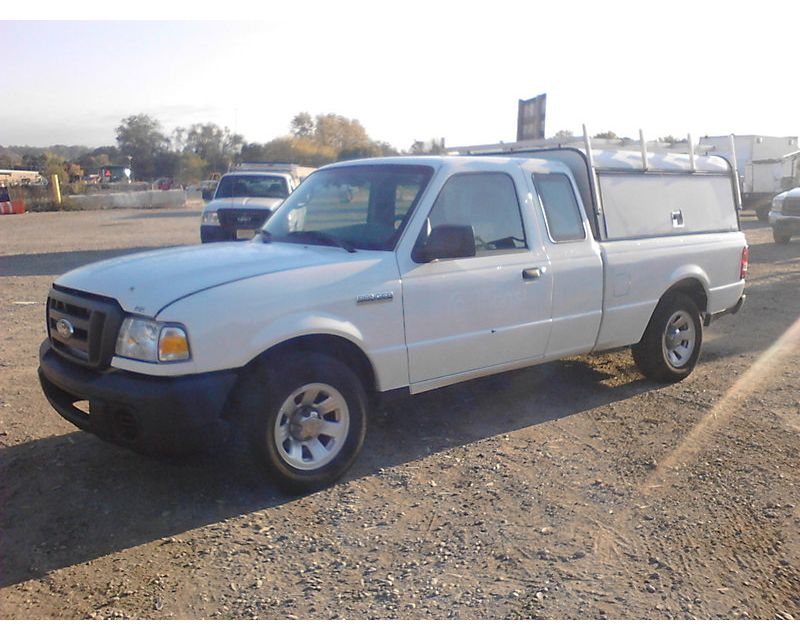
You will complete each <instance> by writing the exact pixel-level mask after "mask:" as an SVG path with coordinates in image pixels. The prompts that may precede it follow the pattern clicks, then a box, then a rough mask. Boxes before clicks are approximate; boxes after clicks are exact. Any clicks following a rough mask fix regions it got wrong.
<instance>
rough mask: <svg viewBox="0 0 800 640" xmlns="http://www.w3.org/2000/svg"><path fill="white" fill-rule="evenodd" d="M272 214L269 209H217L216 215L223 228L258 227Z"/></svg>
mask: <svg viewBox="0 0 800 640" xmlns="http://www.w3.org/2000/svg"><path fill="white" fill-rule="evenodd" d="M271 215H272V211H270V210H269V209H219V210H218V211H217V216H218V218H219V224H220V226H221V227H222V228H223V229H228V230H232V229H260V228H261V227H262V226H263V224H264V223H265V222H266V221H267V218H269V217H270V216H271Z"/></svg>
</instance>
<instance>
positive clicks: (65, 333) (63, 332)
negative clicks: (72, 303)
mask: <svg viewBox="0 0 800 640" xmlns="http://www.w3.org/2000/svg"><path fill="white" fill-rule="evenodd" d="M56 331H57V332H58V335H59V336H61V337H62V338H63V339H64V340H69V339H70V338H71V337H72V335H73V334H74V333H75V327H73V326H72V323H71V322H70V321H69V320H65V319H64V318H61V319H59V321H58V322H56Z"/></svg>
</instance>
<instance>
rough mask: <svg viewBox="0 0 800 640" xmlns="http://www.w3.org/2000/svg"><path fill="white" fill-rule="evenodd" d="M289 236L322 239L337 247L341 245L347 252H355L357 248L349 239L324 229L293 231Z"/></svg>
mask: <svg viewBox="0 0 800 640" xmlns="http://www.w3.org/2000/svg"><path fill="white" fill-rule="evenodd" d="M287 237H294V238H300V239H302V238H308V239H310V240H321V241H322V242H325V243H327V244H332V245H334V246H336V247H340V248H342V249H344V250H345V251H347V253H355V252H356V248H355V247H354V246H353V245H352V244H350V243H349V242H348V241H347V240H342V238H339V237H338V236H335V235H333V234H331V233H325V232H324V231H292V232H290V233H289V235H288V236H287Z"/></svg>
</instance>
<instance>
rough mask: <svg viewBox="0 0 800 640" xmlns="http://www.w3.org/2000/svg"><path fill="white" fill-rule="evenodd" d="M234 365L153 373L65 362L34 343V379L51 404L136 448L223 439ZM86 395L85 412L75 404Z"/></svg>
mask: <svg viewBox="0 0 800 640" xmlns="http://www.w3.org/2000/svg"><path fill="white" fill-rule="evenodd" d="M236 380H237V374H236V372H235V371H221V372H213V373H204V374H197V375H189V376H180V377H176V378H167V377H164V378H156V377H153V376H145V375H140V374H137V373H131V372H128V371H121V370H119V369H115V370H110V371H105V372H100V371H93V370H91V369H87V368H85V367H81V366H80V365H77V364H73V363H71V362H68V361H67V360H65V359H64V358H62V357H61V356H59V355H58V354H57V353H56V352H55V351H53V349H52V348H51V346H50V343H49V341H48V340H45V341H44V343H42V346H41V348H40V349H39V381H40V382H41V385H42V390H43V391H44V395H45V396H46V397H47V400H48V401H49V402H50V404H51V405H52V406H53V408H54V409H55V410H56V411H57V412H58V413H59V414H60V415H61V416H62V417H64V418H65V419H66V420H68V421H69V422H71V423H72V424H74V425H75V426H76V427H78V428H80V429H83V430H84V431H88V432H90V433H93V434H95V435H97V436H99V437H101V438H103V439H104V440H108V441H110V442H113V443H115V444H119V445H121V446H124V447H127V448H129V449H133V450H135V451H139V452H141V453H157V454H180V453H184V452H190V451H198V450H207V449H209V448H211V447H213V446H216V445H218V444H220V443H222V442H224V441H225V440H226V439H227V437H228V435H229V426H228V424H227V423H226V422H225V421H224V420H223V419H222V415H223V411H224V409H225V404H226V401H227V399H228V396H229V395H230V393H231V390H232V389H233V387H234V385H235V384H236ZM82 400H88V401H89V412H88V413H87V412H85V411H82V410H80V409H79V408H77V407H75V406H74V404H75V403H76V402H78V401H82Z"/></svg>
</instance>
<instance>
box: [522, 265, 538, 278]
mask: <svg viewBox="0 0 800 640" xmlns="http://www.w3.org/2000/svg"><path fill="white" fill-rule="evenodd" d="M541 277H542V269H541V268H540V267H531V268H530V269H523V270H522V279H523V280H538V279H539V278H541Z"/></svg>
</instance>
